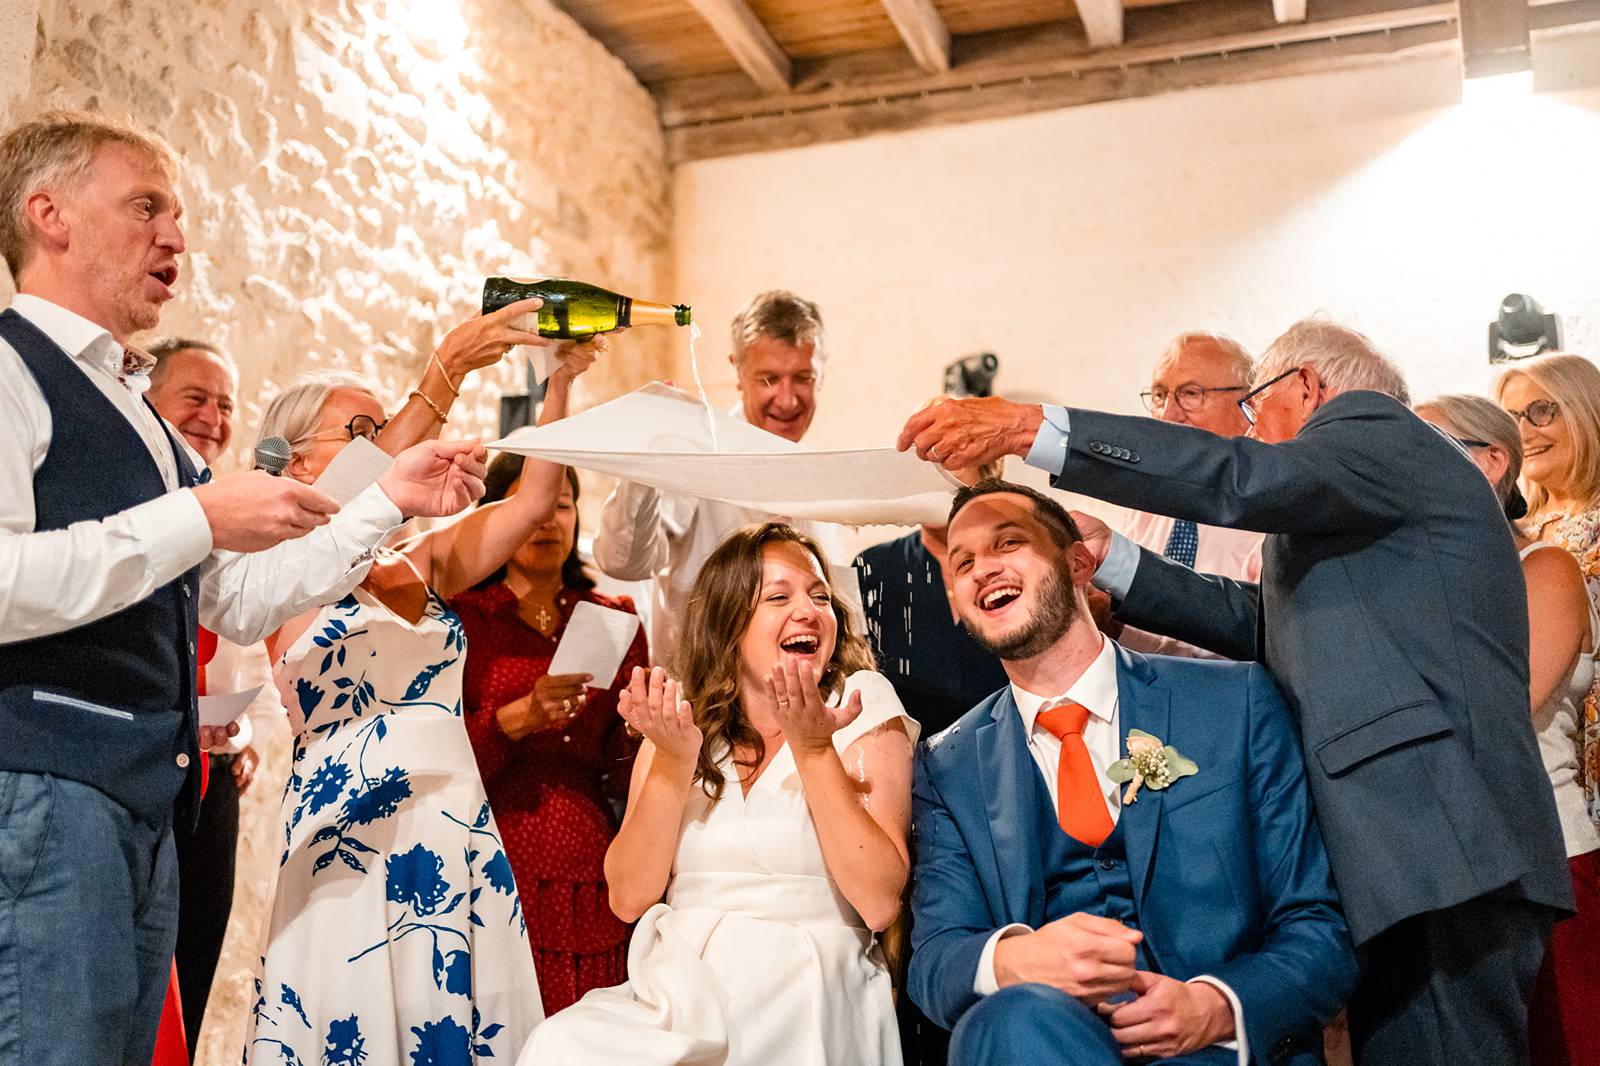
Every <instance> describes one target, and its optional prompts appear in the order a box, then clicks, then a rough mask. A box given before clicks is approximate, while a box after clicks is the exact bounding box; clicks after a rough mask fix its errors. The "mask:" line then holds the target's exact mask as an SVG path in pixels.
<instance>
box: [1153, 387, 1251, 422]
mask: <svg viewBox="0 0 1600 1066" xmlns="http://www.w3.org/2000/svg"><path fill="white" fill-rule="evenodd" d="M1249 387H1250V386H1248V385H1211V386H1207V385H1196V384H1194V383H1192V382H1190V383H1187V384H1184V385H1179V386H1178V387H1177V388H1175V389H1172V390H1171V391H1168V390H1167V389H1165V388H1163V387H1162V386H1160V385H1157V386H1155V387H1154V388H1150V389H1145V390H1144V391H1143V392H1141V393H1140V394H1139V399H1141V400H1143V401H1144V406H1145V410H1147V411H1149V412H1150V413H1151V414H1155V413H1156V412H1158V411H1161V410H1163V409H1164V408H1165V407H1166V406H1167V401H1168V400H1169V399H1171V398H1173V397H1177V400H1178V406H1179V407H1180V408H1182V409H1183V410H1185V411H1198V410H1200V408H1201V406H1202V405H1204V404H1205V402H1206V394H1207V393H1212V392H1243V391H1245V390H1246V389H1247V388H1249Z"/></svg>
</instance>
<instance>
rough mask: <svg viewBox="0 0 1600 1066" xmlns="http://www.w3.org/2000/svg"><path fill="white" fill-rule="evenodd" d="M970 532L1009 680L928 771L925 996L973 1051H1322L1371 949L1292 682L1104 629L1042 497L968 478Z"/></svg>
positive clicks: (1277, 1055) (991, 1055)
mask: <svg viewBox="0 0 1600 1066" xmlns="http://www.w3.org/2000/svg"><path fill="white" fill-rule="evenodd" d="M949 548H950V551H949V566H950V572H951V575H952V578H953V580H954V590H953V595H952V602H953V603H954V604H955V605H956V608H957V610H958V611H959V612H960V614H961V618H962V621H963V623H964V624H965V626H966V627H967V629H968V631H969V632H971V633H972V634H973V636H974V637H975V638H976V639H977V640H979V641H980V642H981V643H983V644H985V645H986V646H987V647H988V648H989V650H991V651H992V652H994V653H995V654H996V655H998V656H999V657H1000V659H1001V660H1002V661H1003V662H1004V665H1005V668H1006V673H1007V675H1008V676H1009V677H1010V679H1011V684H1010V686H1009V687H1007V688H1005V689H1002V690H1001V691H999V692H997V693H995V694H994V695H993V696H991V697H989V699H987V700H985V701H984V702H983V703H981V704H979V705H978V706H977V707H975V708H973V709H972V710H971V711H969V712H968V713H967V714H966V715H965V716H964V717H963V718H961V720H960V721H958V722H957V723H956V724H955V725H953V726H951V727H950V728H949V729H947V730H945V731H944V732H943V733H941V734H939V735H938V736H936V737H934V738H932V739H930V740H929V741H928V743H927V745H926V746H925V748H924V750H923V752H922V753H921V756H920V758H919V759H918V762H917V768H916V784H915V791H914V803H915V814H914V823H915V835H916V876H915V887H914V889H913V894H912V909H913V913H914V917H915V921H914V930H915V932H914V936H913V944H912V956H911V964H910V973H909V991H910V994H911V998H912V999H913V1000H915V1001H916V1002H917V1004H918V1005H919V1006H921V1007H922V1008H923V1010H925V1011H926V1012H927V1014H928V1016H929V1017H931V1018H933V1019H934V1020H935V1021H937V1022H939V1023H940V1024H942V1025H944V1026H946V1027H948V1028H952V1029H953V1030H954V1037H953V1040H952V1043H951V1061H952V1062H953V1063H956V1064H958V1066H964V1064H967V1063H974V1064H976V1063H993V1064H995V1066H1000V1064H1010V1063H1056V1062H1059V1063H1063V1064H1066V1063H1070V1064H1073V1066H1089V1064H1104V1066H1117V1064H1119V1063H1121V1062H1123V1061H1125V1060H1128V1061H1134V1062H1152V1061H1159V1062H1175V1063H1197V1064H1199V1063H1206V1064H1216V1066H1231V1064H1234V1063H1237V1064H1238V1066H1246V1064H1249V1063H1262V1064H1265V1063H1289V1064H1293V1066H1308V1064H1311V1063H1317V1062H1321V1061H1322V1043H1321V1033H1322V1027H1323V1025H1324V1024H1325V1023H1326V1022H1327V1020H1328V1019H1329V1018H1330V1017H1332V1016H1333V1015H1334V1014H1335V1013H1336V1012H1337V1011H1338V1010H1339V1008H1340V1007H1341V1006H1342V1005H1343V1003H1344V1001H1345V999H1346V998H1347V997H1348V995H1349V994H1350V991H1351V989H1352V988H1353V987H1354V984H1355V979H1356V962H1355V957H1354V953H1353V950H1352V947H1351V942H1350V936H1349V932H1348V930H1347V929H1346V926H1345V922H1344V917H1343V915H1342V914H1341V912H1340V909H1339V901H1338V897H1337V896H1336V895H1335V893H1334V889H1333V884H1332V881H1331V879H1330V876H1329V873H1328V861H1327V856H1326V854H1325V853H1324V851H1323V845H1322V838H1321V836H1320V835H1319V834H1318V832H1317V828H1316V824H1315V822H1314V820H1313V818H1312V813H1311V808H1310V804H1309V801H1308V798H1307V790H1306V782H1305V771H1304V767H1303V764H1302V761H1301V754H1300V747H1299V744H1298V742H1297V740H1296V738H1295V732H1294V725H1293V722H1292V720H1291V719H1290V717H1289V715H1288V713H1287V711H1286V710H1285V707H1284V704H1283V700H1282V697H1281V696H1280V695H1279V693H1278V690H1277V688H1276V686H1275V685H1274V684H1273V682H1272V680H1271V678H1270V677H1269V676H1268V675H1267V674H1266V672H1265V671H1263V670H1262V668H1261V667H1260V666H1258V665H1255V664H1244V663H1221V662H1206V661H1193V660H1185V659H1172V658H1167V657H1164V656H1156V657H1145V656H1142V655H1139V654H1136V653H1133V652H1129V651H1126V650H1124V649H1122V648H1120V647H1118V646H1117V645H1116V644H1115V643H1113V642H1111V641H1110V640H1107V639H1105V638H1104V637H1102V636H1101V635H1100V633H1099V632H1098V631H1097V630H1096V628H1095V625H1094V623H1093V621H1092V620H1091V618H1090V615H1089V610H1088V605H1087V601H1086V599H1085V588H1086V587H1087V585H1088V583H1089V580H1090V578H1091V576H1092V575H1093V573H1094V570H1095V560H1094V558H1093V556H1092V554H1091V553H1090V552H1089V550H1088V549H1087V548H1086V547H1085V546H1084V545H1083V543H1082V541H1081V538H1080V536H1079V534H1078V530H1077V528H1076V526H1075V525H1074V523H1073V521H1072V519H1071V518H1070V517H1069V516H1068V515H1067V513H1066V512H1065V511H1064V510H1063V509H1062V508H1061V507H1060V506H1059V505H1058V504H1056V503H1055V501H1053V500H1051V499H1049V498H1048V497H1046V496H1044V495H1042V494H1039V493H1036V492H1034V491H1033V490H1031V489H1027V488H1024V487H1022V486H1019V485H1012V484H1008V483H1006V482H1002V481H986V482H981V483H979V484H978V485H976V486H974V487H972V488H969V489H966V490H964V491H963V492H962V493H961V494H960V495H958V496H957V497H956V500H955V504H954V506H953V507H952V509H951V523H950V531H949ZM1130 757H1131V758H1130ZM1135 770H1137V771H1139V773H1138V776H1136V777H1133V779H1132V780H1129V777H1130V775H1131V774H1132V773H1133V771H1135ZM1108 773H1109V776H1108Z"/></svg>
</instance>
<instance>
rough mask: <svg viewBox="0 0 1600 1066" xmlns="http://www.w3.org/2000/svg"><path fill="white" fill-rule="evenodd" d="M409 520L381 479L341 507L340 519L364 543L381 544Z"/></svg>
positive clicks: (351, 533) (352, 534)
mask: <svg viewBox="0 0 1600 1066" xmlns="http://www.w3.org/2000/svg"><path fill="white" fill-rule="evenodd" d="M405 520H406V516H405V515H403V514H401V513H400V508H398V507H396V506H395V503H394V501H393V500H391V499H389V497H388V496H387V495H386V494H385V493H384V491H383V489H382V487H380V486H379V485H378V483H377V482H373V483H372V484H371V485H368V486H367V487H366V488H365V489H362V490H361V493H360V495H358V496H357V497H356V498H355V499H353V500H351V501H350V502H349V503H347V504H345V505H344V506H343V507H342V508H340V509H339V521H340V522H341V523H342V524H344V525H345V526H346V527H347V528H348V529H349V532H350V535H351V536H353V537H356V538H357V539H358V540H360V541H361V543H363V544H374V545H375V544H378V543H379V542H381V541H382V540H383V538H384V537H385V536H387V535H388V534H389V531H390V530H392V529H394V528H395V527H396V526H398V525H402V524H403V523H404V522H405Z"/></svg>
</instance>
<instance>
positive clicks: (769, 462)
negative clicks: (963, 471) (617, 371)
mask: <svg viewBox="0 0 1600 1066" xmlns="http://www.w3.org/2000/svg"><path fill="white" fill-rule="evenodd" d="M712 424H714V425H715V427H716V429H715V435H716V441H717V444H718V445H719V446H720V450H718V449H714V448H713V444H712V431H711V428H710V427H711V425H712ZM489 446H490V447H491V448H497V449H499V450H501V451H509V452H515V453H516V454H518V455H527V456H534V457H536V458H540V459H548V460H550V461H552V462H558V463H565V464H567V465H569V466H576V467H579V468H582V469H585V470H595V471H599V472H600V473H603V474H611V475H613V476H615V477H619V478H623V479H624V480H627V481H631V482H634V483H635V484H639V485H648V486H650V487H651V488H655V489H659V490H661V491H664V492H670V493H677V494H681V495H685V496H694V497H698V498H701V499H708V500H720V501H723V502H725V503H731V504H734V505H736V506H741V507H747V508H749V509H751V510H757V511H765V512H769V513H772V514H780V515H787V516H789V517H792V518H804V519H811V520H813V521H819V522H836V523H839V524H841V525H853V526H854V525H871V524H877V523H883V524H889V525H917V524H919V523H922V522H931V523H935V524H940V523H943V521H944V519H945V517H946V516H947V515H948V514H949V511H950V499H951V497H952V496H953V495H954V494H955V491H956V489H957V488H958V487H959V485H958V484H957V483H956V482H955V480H954V479H953V478H951V477H949V476H948V475H947V474H945V473H944V471H943V470H941V469H940V468H939V467H937V466H935V465H934V464H932V463H926V462H923V461H922V460H920V459H918V458H917V457H916V456H915V455H912V454H911V453H909V452H897V451H895V450H894V449H893V448H887V447H885V448H849V449H830V450H825V451H814V450H812V449H809V448H805V447H802V446H801V445H799V444H795V443H792V442H791V441H787V440H784V439H783V438H782V437H778V436H775V435H773V434H771V433H767V432H766V431H764V430H761V429H758V428H756V427H755V426H752V425H750V424H749V423H747V422H743V421H740V420H739V419H737V418H734V417H732V416H729V415H725V414H722V413H720V412H715V411H708V410H707V409H706V408H705V407H704V406H702V405H701V404H700V403H698V402H697V401H696V400H695V399H694V397H692V396H691V395H689V394H688V393H687V392H684V391H682V390H681V389H675V388H672V387H670V386H667V385H662V384H659V383H652V384H650V385H646V386H644V387H643V388H640V389H636V390H635V391H633V392H630V393H628V394H627V395H625V396H620V397H618V398H617V399H615V400H612V401H610V402H609V403H604V404H601V405H600V406H598V407H594V408H591V409H590V410H588V411H585V412H583V413H582V414H579V415H574V416H572V417H571V418H566V419H563V420H561V421H559V422H555V423H552V424H551V425H548V426H540V427H528V428H524V429H519V430H517V431H515V432H514V433H512V434H510V435H509V436H507V437H505V438H504V439H502V440H498V441H495V442H494V443H492V444H491V445H489Z"/></svg>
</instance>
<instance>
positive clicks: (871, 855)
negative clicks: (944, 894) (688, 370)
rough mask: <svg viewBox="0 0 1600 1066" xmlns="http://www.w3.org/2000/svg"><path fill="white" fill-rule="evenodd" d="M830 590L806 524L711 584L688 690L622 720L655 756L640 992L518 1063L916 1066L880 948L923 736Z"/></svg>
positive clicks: (754, 536)
mask: <svg viewBox="0 0 1600 1066" xmlns="http://www.w3.org/2000/svg"><path fill="white" fill-rule="evenodd" d="M828 573H829V571H828V567H827V563H826V560H825V559H824V558H823V556H822V552H821V550H820V549H819V548H818V547H817V546H816V544H815V543H814V542H812V541H811V540H810V539H808V538H806V537H804V536H802V535H801V534H799V533H797V532H795V531H794V530H793V529H791V528H790V527H788V526H784V525H780V524H777V523H768V524H766V525H764V526H751V527H747V528H746V529H743V530H740V531H739V532H737V533H735V534H733V535H732V536H731V537H729V538H728V540H726V541H724V542H723V544H722V545H721V546H720V547H719V548H718V549H717V550H716V551H715V552H714V553H712V555H711V557H710V558H709V559H708V560H707V561H706V564H705V567H704V568H703V569H702V570H701V572H700V576H699V577H698V578H697V579H696V581H695V585H694V589H693V591H692V593H691V596H690V602H689V609H688V612H687V616H686V618H685V623H684V627H683V634H684V635H683V637H682V641H681V647H680V649H679V664H678V668H679V670H680V671H681V677H682V685H681V686H680V685H679V684H678V683H677V682H675V681H674V680H673V679H671V678H669V677H667V676H666V674H665V672H664V671H663V670H661V669H660V668H659V667H658V668H656V669H655V670H652V671H651V672H650V673H649V675H648V676H647V675H645V673H644V671H642V670H635V671H634V676H633V678H632V681H631V684H630V685H629V687H628V689H627V691H625V692H624V693H623V695H622V698H621V700H620V701H619V708H618V709H619V710H620V711H621V713H622V716H623V717H624V718H625V719H627V721H628V723H629V724H630V725H631V726H633V727H634V728H635V729H636V730H638V731H639V732H640V733H642V734H644V737H645V741H644V745H643V747H642V749H641V750H640V752H639V756H638V761H637V762H636V763H635V766H634V772H633V781H632V786H631V789H630V791H629V798H628V809H627V813H626V815H625V816H624V818H623V822H622V828H621V830H620V831H619V832H618V834H617V837H616V840H615V841H614V842H613V843H612V845H611V848H610V850H609V851H608V852H607V854H606V879H607V882H608V884H609V886H610V898H611V908H612V910H614V911H616V913H617V915H618V916H619V917H621V918H623V919H624V920H626V921H634V920H637V921H638V923H639V924H638V927H637V928H636V929H635V930H634V934H633V940H632V941H631V943H630V945H629V949H628V973H629V980H628V982H627V983H626V984H623V985H619V986H617V987H616V988H606V989H597V990H595V991H593V992H590V993H589V994H588V995H587V996H585V997H584V998H583V999H581V1000H579V1001H578V1002H577V1003H576V1004H574V1005H573V1006H572V1007H569V1008H567V1009H566V1010H564V1011H562V1012H560V1013H559V1014H556V1015H555V1016H554V1017H552V1018H550V1019H548V1020H547V1021H546V1022H545V1023H544V1024H543V1025H541V1026H540V1027H539V1028H537V1029H536V1030H534V1033H533V1035H532V1037H531V1038H530V1039H529V1041H528V1043H527V1044H526V1045H525V1046H524V1048H523V1052H522V1056H521V1058H520V1059H519V1060H518V1061H519V1063H520V1064H521V1066H562V1064H567V1063H572V1064H578V1063H582V1064H585V1066H588V1064H606V1063H627V1064H629V1066H635V1064H637V1066H658V1064H659V1066H667V1064H669V1063H718V1064H727V1066H789V1064H793V1066H829V1064H832V1066H841V1064H850V1066H880V1064H881V1066H898V1064H899V1063H900V1061H901V1059H900V1041H899V1036H898V1034H897V1032H896V1028H895V1017H894V1004H893V1001H892V997H891V991H890V981H889V973H888V969H887V968H886V966H885V965H884V961H883V955H882V952H881V951H880V950H879V949H878V946H877V941H876V935H875V934H876V932H878V931H881V930H883V929H885V928H886V927H888V925H889V924H890V923H891V922H892V921H893V920H894V918H895V916H896V914H897V913H898V912H899V907H900V894H901V890H902V889H903V888H904V886H905V882H906V877H907V874H908V870H909V864H908V859H907V851H906V833H907V829H908V826H909V823H910V809H911V796H910V790H911V751H912V746H913V744H914V743H915V741H916V736H917V724H916V723H915V722H914V721H912V720H911V719H910V718H909V717H908V716H907V715H906V712H905V709H904V708H902V707H901V706H900V702H899V700H898V699H897V698H896V697H895V694H894V690H893V688H891V687H890V685H889V682H888V681H887V680H886V679H885V678H883V677H882V676H881V675H879V674H876V673H873V672H872V671H871V665H872V659H871V652H870V651H869V650H868V649H867V645H866V643H865V641H864V640H863V639H862V637H861V636H860V634H858V633H856V632H855V631H854V628H853V626H852V625H851V624H850V622H849V620H848V616H847V615H846V614H845V612H844V610H843V609H842V608H841V607H839V606H837V605H836V604H835V600H834V596H833V594H832V590H831V588H830V587H829V584H828V580H827V578H826V576H825V575H827V574H828ZM680 696H682V697H686V698H682V699H680Z"/></svg>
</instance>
